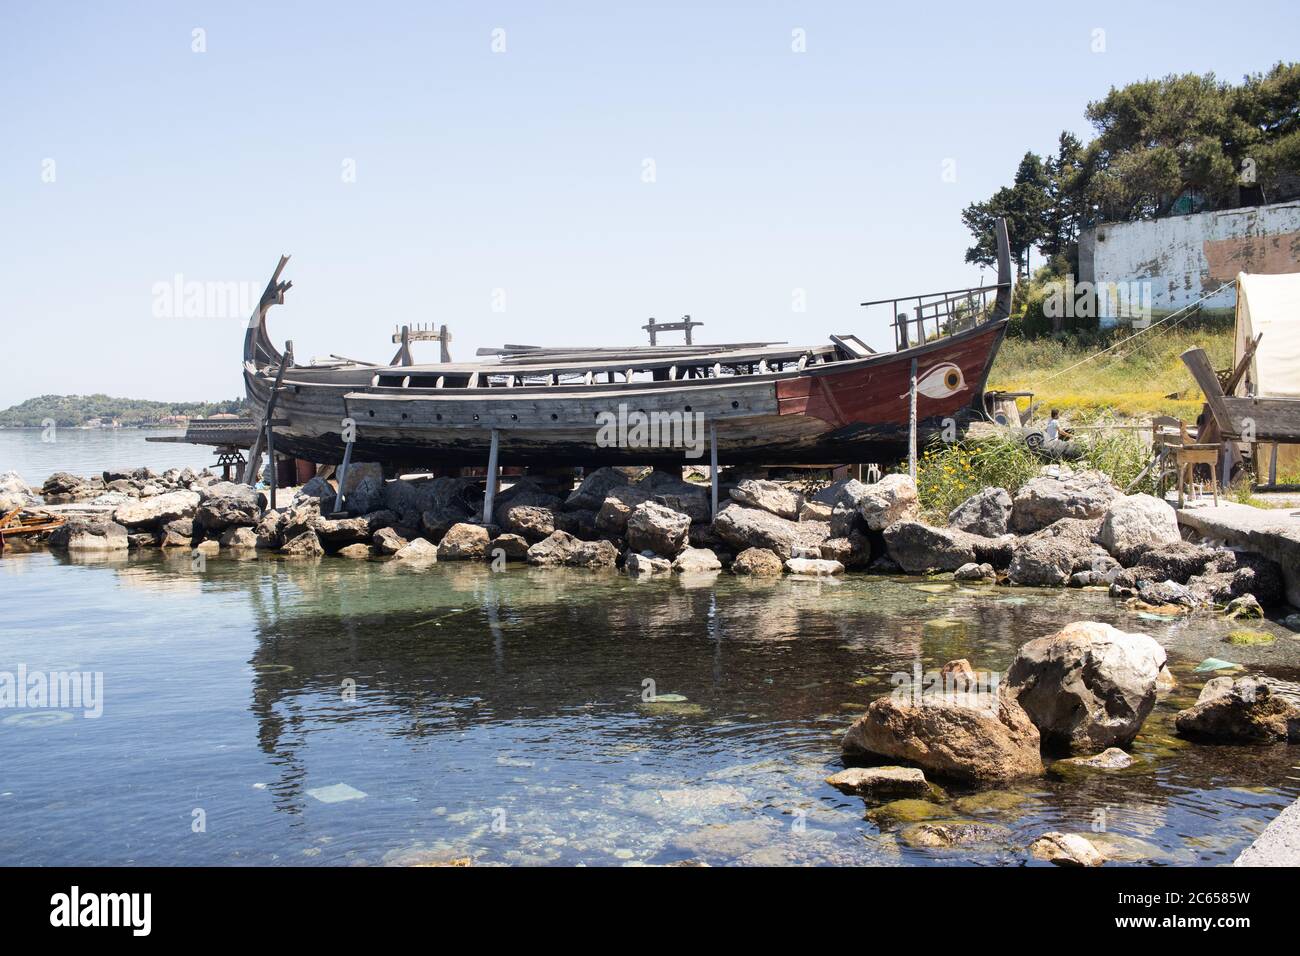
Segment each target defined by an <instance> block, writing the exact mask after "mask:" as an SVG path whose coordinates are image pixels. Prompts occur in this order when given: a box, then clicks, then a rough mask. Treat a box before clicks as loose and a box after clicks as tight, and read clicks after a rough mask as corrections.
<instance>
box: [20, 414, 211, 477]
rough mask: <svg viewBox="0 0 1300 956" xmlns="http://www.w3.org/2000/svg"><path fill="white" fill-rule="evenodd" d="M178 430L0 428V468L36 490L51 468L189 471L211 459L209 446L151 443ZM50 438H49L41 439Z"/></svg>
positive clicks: (88, 472)
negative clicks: (149, 439)
mask: <svg viewBox="0 0 1300 956" xmlns="http://www.w3.org/2000/svg"><path fill="white" fill-rule="evenodd" d="M180 434H182V432H181V431H164V430H158V431H155V430H152V429H150V430H143V429H136V428H95V429H85V430H81V429H77V428H60V429H57V430H56V431H55V432H54V434H53V435H52V436H47V435H46V434H45V433H44V432H43V431H42V429H39V428H0V472H4V471H10V470H14V471H17V472H18V473H19V474H20V475H22V476H23V478H24V479H25V480H26V481H27V483H28V484H29V485H31V486H33V488H35V489H36V490H37V491H39V490H40V486H41V483H42V482H44V481H45V479H46V478H48V477H49V476H50V475H52V474H54V472H56V471H69V472H72V473H73V474H74V475H97V474H99V473H100V472H102V471H104V470H106V469H119V468H139V467H141V466H142V465H147V466H148V467H150V468H152V469H153V470H154V471H164V470H166V469H168V468H184V467H186V466H187V465H188V466H189V467H190V468H194V469H195V470H197V469H199V468H203V467H205V466H207V465H210V464H213V463H214V462H215V460H216V459H215V457H214V456H213V454H212V452H213V449H212V448H209V447H207V446H201V445H185V444H180V443H173V442H151V441H146V440H145V439H146V438H151V437H153V438H157V437H162V436H164V435H168V436H176V435H180ZM46 438H50V439H51V440H46Z"/></svg>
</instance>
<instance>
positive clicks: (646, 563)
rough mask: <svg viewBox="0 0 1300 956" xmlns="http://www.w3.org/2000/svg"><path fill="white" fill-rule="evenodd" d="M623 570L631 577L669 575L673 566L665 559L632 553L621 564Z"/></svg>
mask: <svg viewBox="0 0 1300 956" xmlns="http://www.w3.org/2000/svg"><path fill="white" fill-rule="evenodd" d="M623 570H624V571H626V572H627V573H628V574H630V575H632V576H633V577H638V576H641V575H650V574H669V573H671V572H672V570H673V565H672V562H671V561H669V560H668V559H667V558H660V557H655V556H654V555H647V554H638V553H637V552H635V551H633V552H632V553H631V554H629V555H628V556H627V560H626V561H624V562H623Z"/></svg>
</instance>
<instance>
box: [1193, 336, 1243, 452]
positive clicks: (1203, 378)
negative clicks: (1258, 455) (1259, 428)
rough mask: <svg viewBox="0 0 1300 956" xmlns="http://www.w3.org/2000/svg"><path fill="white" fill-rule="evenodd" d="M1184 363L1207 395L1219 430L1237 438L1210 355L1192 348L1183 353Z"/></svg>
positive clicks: (1199, 349) (1206, 398) (1206, 401)
mask: <svg viewBox="0 0 1300 956" xmlns="http://www.w3.org/2000/svg"><path fill="white" fill-rule="evenodd" d="M1182 359H1183V364H1184V365H1186V366H1187V370H1188V371H1189V372H1191V373H1192V378H1193V379H1195V381H1196V384H1197V386H1198V387H1199V388H1200V390H1201V392H1202V393H1203V394H1204V395H1205V403H1206V404H1207V405H1209V406H1210V414H1212V415H1213V416H1214V420H1215V421H1216V422H1217V423H1218V425H1219V430H1220V431H1221V432H1222V433H1223V435H1224V436H1225V437H1228V438H1235V437H1236V436H1237V431H1236V429H1235V427H1234V426H1233V424H1232V416H1231V415H1230V413H1229V412H1228V405H1227V403H1226V402H1225V401H1224V395H1223V388H1222V386H1220V384H1219V376H1218V375H1216V374H1215V372H1214V366H1213V365H1212V364H1211V363H1210V357H1209V356H1208V355H1206V354H1205V349H1202V348H1191V349H1188V350H1187V351H1186V352H1184V353H1183V354H1182Z"/></svg>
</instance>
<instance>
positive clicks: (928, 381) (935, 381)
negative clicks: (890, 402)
mask: <svg viewBox="0 0 1300 956" xmlns="http://www.w3.org/2000/svg"><path fill="white" fill-rule="evenodd" d="M965 387H966V376H964V375H962V373H961V369H960V368H958V367H957V366H956V365H953V364H952V363H951V362H944V363H943V364H942V365H936V366H935V367H934V368H932V369H928V370H926V372H925V374H924V375H922V376H920V377H919V378H918V379H917V380H916V390H917V392H919V393H920V394H922V395H924V396H925V397H926V398H947V397H948V396H950V395H956V394H957V393H958V392H960V391H961V390H962V389H964V388H965ZM906 397H907V393H906V392H904V393H903V394H902V395H900V396H899V398H906Z"/></svg>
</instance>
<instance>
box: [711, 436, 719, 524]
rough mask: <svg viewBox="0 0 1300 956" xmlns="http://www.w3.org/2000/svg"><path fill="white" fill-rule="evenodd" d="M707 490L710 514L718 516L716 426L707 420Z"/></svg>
mask: <svg viewBox="0 0 1300 956" xmlns="http://www.w3.org/2000/svg"><path fill="white" fill-rule="evenodd" d="M709 492H710V500H711V502H712V505H713V511H712V516H713V517H714V518H717V517H718V426H717V425H715V424H714V423H713V422H709Z"/></svg>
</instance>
